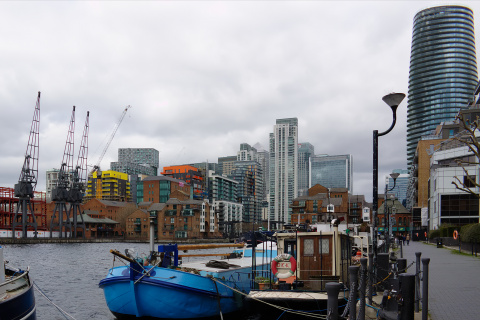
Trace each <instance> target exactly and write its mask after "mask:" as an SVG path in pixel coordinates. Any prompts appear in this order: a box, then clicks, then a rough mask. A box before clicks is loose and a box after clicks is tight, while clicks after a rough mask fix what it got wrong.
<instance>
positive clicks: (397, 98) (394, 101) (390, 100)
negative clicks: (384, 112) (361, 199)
mask: <svg viewBox="0 0 480 320" xmlns="http://www.w3.org/2000/svg"><path fill="white" fill-rule="evenodd" d="M403 98H405V94H403V93H390V94H387V95H386V96H384V97H383V98H382V100H383V101H385V103H386V104H388V105H389V106H390V108H391V109H392V113H393V121H392V125H391V126H390V128H389V129H388V130H387V131H385V132H382V133H378V130H373V204H372V211H373V212H372V216H373V227H372V229H373V230H372V246H373V266H374V268H375V275H376V274H377V268H376V265H377V211H378V137H380V136H384V135H386V134H387V133H389V132H390V131H392V129H393V127H395V123H396V122H397V107H398V106H399V104H400V103H401V102H402V100H403Z"/></svg>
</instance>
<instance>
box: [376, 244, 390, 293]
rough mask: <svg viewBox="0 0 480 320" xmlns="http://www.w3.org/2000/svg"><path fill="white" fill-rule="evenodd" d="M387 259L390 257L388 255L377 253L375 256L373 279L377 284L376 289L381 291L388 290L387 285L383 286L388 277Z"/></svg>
mask: <svg viewBox="0 0 480 320" xmlns="http://www.w3.org/2000/svg"><path fill="white" fill-rule="evenodd" d="M389 258H390V255H389V254H388V253H379V254H378V255H377V268H378V271H377V276H378V278H377V279H374V280H375V282H376V283H377V284H378V287H379V288H380V289H381V290H382V291H383V289H386V288H388V286H387V285H385V283H384V281H385V279H387V277H388V272H389V271H390V270H389V263H388V262H389Z"/></svg>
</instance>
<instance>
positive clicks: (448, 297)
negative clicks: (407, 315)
mask: <svg viewBox="0 0 480 320" xmlns="http://www.w3.org/2000/svg"><path fill="white" fill-rule="evenodd" d="M457 250H458V249H457ZM415 252H421V253H422V256H421V258H430V265H429V275H430V285H429V298H428V302H429V308H428V309H429V314H430V315H431V318H432V320H454V319H455V320H456V319H459V320H460V319H469V320H470V319H480V258H475V257H472V256H465V255H459V254H454V253H452V250H450V249H447V248H437V246H436V245H429V244H425V243H423V242H413V241H410V245H409V246H404V247H403V257H404V258H406V259H407V265H410V263H411V262H414V261H415ZM399 256H400V254H398V257H399ZM407 272H408V273H412V274H414V273H415V264H414V265H413V266H412V267H411V269H409V270H408V271H407ZM420 313H421V311H420Z"/></svg>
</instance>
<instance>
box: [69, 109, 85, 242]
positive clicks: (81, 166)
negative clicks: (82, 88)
mask: <svg viewBox="0 0 480 320" xmlns="http://www.w3.org/2000/svg"><path fill="white" fill-rule="evenodd" d="M89 115H90V112H89V111H87V119H86V120H85V126H84V127H83V135H82V142H81V143H80V150H79V152H78V158H77V165H76V166H75V169H74V170H73V174H72V181H71V185H70V190H69V192H68V201H69V202H70V209H69V211H68V215H69V216H71V217H72V224H73V225H72V228H73V230H72V232H71V237H72V238H76V237H77V228H78V227H82V229H83V238H85V221H84V220H83V216H82V212H81V210H80V204H81V203H82V200H83V195H84V194H85V189H86V187H85V184H86V181H87V156H88V130H89V123H88V118H89ZM78 216H80V219H81V220H82V223H80V224H79V223H77V217H78Z"/></svg>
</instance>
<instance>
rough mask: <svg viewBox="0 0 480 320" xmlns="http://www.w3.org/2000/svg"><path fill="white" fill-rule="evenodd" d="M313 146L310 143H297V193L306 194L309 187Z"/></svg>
mask: <svg viewBox="0 0 480 320" xmlns="http://www.w3.org/2000/svg"><path fill="white" fill-rule="evenodd" d="M314 152H315V148H314V147H313V146H312V144H311V143H308V142H302V143H299V144H298V195H299V196H306V195H308V188H310V184H309V183H310V158H311V157H313V156H314Z"/></svg>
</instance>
